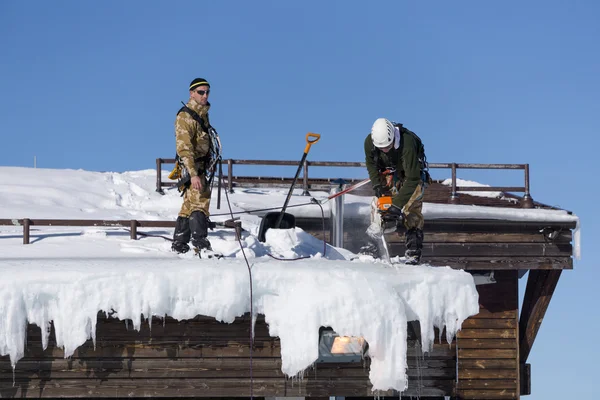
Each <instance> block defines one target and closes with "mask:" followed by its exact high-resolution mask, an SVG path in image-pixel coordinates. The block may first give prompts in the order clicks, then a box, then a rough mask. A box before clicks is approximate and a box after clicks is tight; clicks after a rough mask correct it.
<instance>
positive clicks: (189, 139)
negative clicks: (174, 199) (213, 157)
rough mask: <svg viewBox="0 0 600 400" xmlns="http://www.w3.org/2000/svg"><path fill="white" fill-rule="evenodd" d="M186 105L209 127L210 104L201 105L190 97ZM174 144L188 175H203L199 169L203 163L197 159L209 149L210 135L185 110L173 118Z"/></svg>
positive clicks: (203, 155)
mask: <svg viewBox="0 0 600 400" xmlns="http://www.w3.org/2000/svg"><path fill="white" fill-rule="evenodd" d="M186 106H187V107H189V108H190V109H192V110H194V111H196V112H197V113H198V115H200V118H202V120H203V121H204V122H205V124H206V126H207V127H210V123H209V121H208V109H209V108H210V104H207V105H205V106H202V105H200V104H198V103H197V102H196V101H195V100H193V99H190V101H188V103H187V104H186ZM175 145H176V148H177V155H179V158H180V159H181V162H182V163H183V165H184V167H185V169H187V170H188V172H189V174H190V177H192V178H193V177H194V176H198V175H200V176H202V175H204V171H201V170H200V169H201V168H203V166H204V164H203V163H202V162H201V161H200V160H199V159H200V158H202V157H205V156H206V155H207V154H208V152H209V151H210V137H209V134H208V132H204V131H203V130H202V127H201V126H200V124H199V123H198V122H196V121H195V120H194V118H192V116H191V115H190V114H189V113H187V112H180V113H179V114H177V118H176V119H175Z"/></svg>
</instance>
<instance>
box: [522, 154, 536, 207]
mask: <svg viewBox="0 0 600 400" xmlns="http://www.w3.org/2000/svg"><path fill="white" fill-rule="evenodd" d="M523 169H524V171H525V193H524V194H523V204H522V206H523V208H533V198H532V197H531V194H530V192H529V164H525V166H524V168H523Z"/></svg>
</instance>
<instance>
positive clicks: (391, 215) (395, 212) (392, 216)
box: [381, 204, 404, 222]
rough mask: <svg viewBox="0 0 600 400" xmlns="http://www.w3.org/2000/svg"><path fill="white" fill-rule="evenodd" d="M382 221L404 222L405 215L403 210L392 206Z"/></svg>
mask: <svg viewBox="0 0 600 400" xmlns="http://www.w3.org/2000/svg"><path fill="white" fill-rule="evenodd" d="M381 219H383V220H384V221H386V222H387V221H402V220H403V219H404V214H403V213H402V210H401V209H400V208H398V207H396V206H395V205H393V204H392V205H391V206H390V208H388V210H387V211H386V212H385V213H383V214H382V215H381Z"/></svg>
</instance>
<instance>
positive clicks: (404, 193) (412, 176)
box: [364, 127, 421, 208]
mask: <svg viewBox="0 0 600 400" xmlns="http://www.w3.org/2000/svg"><path fill="white" fill-rule="evenodd" d="M400 135H401V136H402V146H401V147H400V148H398V149H395V148H392V149H391V150H390V151H388V152H387V153H384V152H383V151H381V150H379V149H378V148H377V147H375V146H373V141H372V140H371V134H368V135H367V137H366V138H365V144H364V147H365V163H366V165H367V171H368V172H369V178H371V184H372V185H373V187H375V186H377V185H380V186H382V187H385V180H384V179H383V176H382V175H381V173H382V172H383V171H384V170H385V169H386V168H392V169H394V170H395V171H396V172H395V173H396V179H399V180H400V181H401V182H402V186H401V188H400V190H399V191H398V193H397V194H396V195H394V197H393V199H392V203H393V204H394V205H395V206H397V207H398V208H402V207H404V206H405V205H406V203H408V200H410V197H411V196H412V195H413V193H414V192H415V190H416V189H417V187H418V186H419V183H420V182H421V163H420V161H419V151H418V149H417V147H418V146H417V145H418V143H417V142H416V141H415V139H413V136H412V135H411V134H410V131H409V130H408V129H406V128H404V127H402V128H401V131H400Z"/></svg>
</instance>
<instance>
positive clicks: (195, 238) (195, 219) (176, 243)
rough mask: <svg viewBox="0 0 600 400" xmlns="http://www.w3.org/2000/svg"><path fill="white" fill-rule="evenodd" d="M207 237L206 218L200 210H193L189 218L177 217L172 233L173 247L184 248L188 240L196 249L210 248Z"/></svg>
mask: <svg viewBox="0 0 600 400" xmlns="http://www.w3.org/2000/svg"><path fill="white" fill-rule="evenodd" d="M207 237H208V218H207V217H206V215H204V213H202V211H194V212H193V213H192V214H191V215H190V217H189V218H185V217H177V221H176V224H175V232H174V233H173V246H172V247H173V249H174V250H177V249H178V248H179V249H182V250H183V249H184V248H185V247H188V250H189V246H187V244H188V242H189V241H190V239H191V241H192V246H194V247H195V248H197V249H211V250H212V248H211V245H210V242H209V241H208V239H207Z"/></svg>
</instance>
